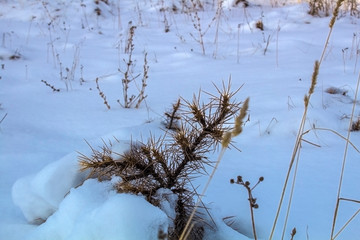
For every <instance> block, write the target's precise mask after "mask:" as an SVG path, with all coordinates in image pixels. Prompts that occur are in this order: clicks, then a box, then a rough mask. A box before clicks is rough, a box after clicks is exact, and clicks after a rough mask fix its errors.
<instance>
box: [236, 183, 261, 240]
mask: <svg viewBox="0 0 360 240" xmlns="http://www.w3.org/2000/svg"><path fill="white" fill-rule="evenodd" d="M262 181H264V177H259V180H258V181H257V183H256V184H255V185H254V186H253V187H250V182H249V181H244V180H243V178H242V176H237V178H236V181H235V180H234V179H233V178H232V179H230V183H231V184H234V183H235V184H238V185H240V186H243V187H244V188H245V189H246V190H247V193H248V197H249V198H248V200H249V205H250V215H251V223H252V229H253V235H254V239H255V240H256V239H257V236H256V228H255V218H254V209H258V208H259V205H258V203H257V202H256V198H254V197H253V194H252V191H253V190H254V189H255V188H256V187H257V186H258V185H259V183H260V182H262Z"/></svg>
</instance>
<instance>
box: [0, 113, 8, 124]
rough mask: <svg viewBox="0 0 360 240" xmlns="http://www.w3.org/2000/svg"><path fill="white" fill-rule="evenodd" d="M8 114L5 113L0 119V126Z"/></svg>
mask: <svg viewBox="0 0 360 240" xmlns="http://www.w3.org/2000/svg"><path fill="white" fill-rule="evenodd" d="M7 115H8V114H7V113H5V115H4V116H3V117H2V118H1V120H0V124H1V123H2V122H3V121H4V119H5V118H6V116H7Z"/></svg>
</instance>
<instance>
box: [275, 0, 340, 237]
mask: <svg viewBox="0 0 360 240" xmlns="http://www.w3.org/2000/svg"><path fill="white" fill-rule="evenodd" d="M343 1H344V0H338V1H337V5H336V8H335V9H334V12H333V17H332V19H331V20H330V23H329V28H330V30H329V33H328V36H327V38H326V41H325V44H324V48H323V51H322V54H321V57H320V60H319V61H316V62H315V67H314V71H313V76H312V81H311V82H312V83H311V86H310V89H309V93H308V95H306V96H305V98H304V103H305V109H304V113H303V117H302V119H301V123H300V127H299V131H298V134H297V137H296V141H295V146H294V149H293V153H292V156H291V160H290V165H289V169H288V172H287V174H286V178H285V182H284V186H283V190H282V193H281V197H280V202H279V205H278V209H277V212H276V215H275V219H274V223H273V227H272V229H271V233H270V237H269V239H270V240H271V239H273V236H274V233H275V228H276V224H277V221H278V218H279V215H280V210H281V208H282V203H283V200H284V197H285V191H286V189H287V184H288V181H289V178H290V174H291V171H292V167H293V164H294V161H295V158H296V155H297V154H298V151H300V146H301V141H302V136H303V133H304V127H305V120H306V115H307V109H308V105H309V101H310V97H311V95H312V94H313V92H314V89H315V85H316V81H317V75H318V73H319V69H320V65H321V63H322V61H323V58H324V54H325V52H326V49H327V46H328V43H329V40H330V36H331V33H332V30H333V27H334V24H335V21H336V18H337V16H338V13H339V8H340V6H341V4H342V2H343ZM293 187H294V185H293ZM293 187H292V188H293ZM290 199H292V194H291V196H290ZM285 224H286V223H285Z"/></svg>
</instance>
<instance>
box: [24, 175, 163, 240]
mask: <svg viewBox="0 0 360 240" xmlns="http://www.w3.org/2000/svg"><path fill="white" fill-rule="evenodd" d="M167 228H168V218H167V216H166V214H165V213H164V212H162V211H161V210H160V209H159V208H157V207H154V206H153V205H151V204H150V203H148V202H147V201H146V200H145V199H144V198H143V197H141V196H135V195H131V194H117V193H116V192H115V191H114V190H113V188H112V182H110V181H105V182H98V181H97V180H95V179H89V180H87V181H85V183H84V184H83V185H82V186H80V187H78V188H75V189H72V190H71V191H70V193H69V194H68V195H67V196H66V198H65V199H64V200H63V201H62V202H61V204H60V205H59V209H58V210H57V211H56V212H55V213H54V214H53V215H52V216H51V217H49V218H48V220H47V221H46V222H45V223H43V224H42V225H41V226H39V227H38V228H36V230H35V231H34V232H32V234H31V235H30V236H29V238H28V239H29V240H32V239H34V240H35V239H36V240H42V239H44V240H45V239H52V240H62V239H66V240H76V239H88V240H90V239H96V240H101V239H104V240H105V239H106V240H112V239H127V240H131V239H134V240H135V239H157V234H158V232H159V231H160V230H162V231H163V232H167Z"/></svg>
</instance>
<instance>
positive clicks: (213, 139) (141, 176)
mask: <svg viewBox="0 0 360 240" xmlns="http://www.w3.org/2000/svg"><path fill="white" fill-rule="evenodd" d="M229 85H230V84H229ZM217 90H218V94H219V95H220V96H215V95H212V94H210V95H209V96H210V100H209V102H208V103H201V97H200V94H199V95H197V96H194V99H193V100H192V101H186V100H183V101H182V102H183V103H182V104H181V103H180V102H179V104H177V105H179V106H176V107H177V108H178V110H177V112H178V113H179V114H180V115H181V116H182V117H181V119H180V121H179V128H178V129H177V130H175V131H169V132H165V135H164V136H163V137H161V138H158V139H155V138H153V137H151V138H150V139H149V140H148V142H147V143H142V142H133V143H132V144H131V147H130V149H129V151H128V152H125V153H121V154H118V155H114V154H116V153H114V152H112V150H111V144H104V146H103V148H102V149H101V150H100V151H98V150H95V149H92V151H93V154H92V156H90V157H87V156H84V155H80V157H79V161H80V165H81V170H83V171H84V170H87V169H90V171H91V172H90V175H89V176H90V177H98V178H99V179H100V180H101V179H104V178H105V179H107V178H110V177H112V176H119V177H120V178H121V181H119V182H118V183H117V184H116V189H117V191H118V192H130V193H136V194H142V195H144V196H146V198H147V200H148V201H149V202H150V203H152V204H154V205H156V203H157V202H158V200H157V191H158V190H159V189H162V188H165V189H170V190H171V191H172V192H173V193H174V194H176V195H177V196H178V200H177V206H176V212H177V216H176V219H174V225H175V229H174V230H173V231H172V232H171V233H170V235H169V239H179V236H180V234H181V233H182V232H183V229H184V228H185V225H186V223H187V220H188V219H189V216H190V214H191V213H192V212H193V209H194V208H195V206H194V202H193V197H194V195H195V194H196V191H195V190H194V189H193V188H190V187H189V185H191V184H190V181H191V180H192V179H193V178H195V177H198V176H199V175H200V174H204V173H206V171H205V168H206V167H207V166H209V165H210V166H212V165H213V162H211V161H210V160H208V158H207V157H206V155H207V154H209V153H210V152H213V151H214V150H215V149H216V148H217V146H218V145H219V144H220V143H221V141H222V136H223V133H224V132H228V131H231V130H232V129H233V127H232V126H231V125H230V124H229V121H231V120H232V119H233V118H234V116H235V115H236V114H237V113H238V112H239V110H240V109H241V107H240V103H239V102H236V101H233V100H232V98H233V97H234V95H235V94H236V93H237V92H238V91H239V89H238V90H236V91H235V92H232V91H230V86H228V87H226V86H225V85H224V87H223V89H221V90H220V89H219V88H217ZM237 122H238V123H239V121H237ZM236 129H237V130H236V131H238V128H236ZM114 156H118V157H116V158H115V157H114ZM194 215H195V213H194ZM194 219H195V220H194V221H192V223H194V229H193V231H191V233H190V236H189V238H191V239H199V236H201V235H202V232H203V227H202V225H203V223H201V216H199V215H196V216H195V218H194Z"/></svg>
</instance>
